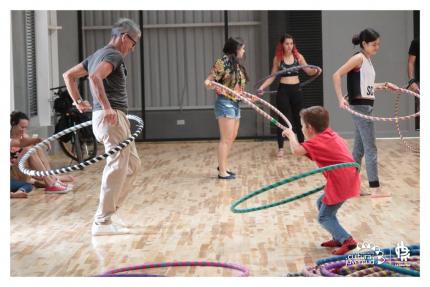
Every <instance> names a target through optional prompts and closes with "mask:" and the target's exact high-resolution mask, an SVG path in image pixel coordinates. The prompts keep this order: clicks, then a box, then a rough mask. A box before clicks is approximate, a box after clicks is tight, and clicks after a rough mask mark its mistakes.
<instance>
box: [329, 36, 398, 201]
mask: <svg viewBox="0 0 430 287" xmlns="http://www.w3.org/2000/svg"><path fill="white" fill-rule="evenodd" d="M352 43H353V44H354V45H360V48H361V51H360V53H356V54H354V55H353V56H352V57H351V58H350V59H349V60H348V61H347V62H346V63H345V64H343V65H342V66H341V67H340V68H339V69H338V70H337V71H336V72H335V73H334V74H333V85H334V90H335V92H336V96H337V99H338V101H339V108H341V109H344V108H345V107H347V106H349V107H350V108H351V109H353V110H354V111H356V112H359V113H361V114H365V115H369V116H370V115H371V114H372V111H373V102H374V99H375V96H374V91H377V90H381V89H392V90H397V89H398V87H397V86H395V85H393V84H389V83H375V71H374V68H373V65H372V64H371V61H370V59H371V58H372V57H373V56H374V55H376V53H377V52H378V50H379V45H380V39H379V33H378V32H376V31H375V30H373V29H371V28H367V29H365V30H363V31H361V32H360V34H358V35H354V37H353V38H352ZM344 76H347V89H348V98H349V102H348V100H346V99H345V98H344V96H343V92H342V77H344ZM352 120H353V122H354V126H355V132H354V148H353V151H352V155H353V157H354V160H355V161H356V162H357V163H358V164H361V162H362V159H363V157H365V159H366V172H367V178H368V181H369V191H370V192H365V191H362V192H361V195H362V196H363V195H369V194H370V195H372V197H385V196H390V193H389V192H384V191H383V190H382V189H381V188H380V184H379V176H378V151H377V146H376V136H375V127H374V123H373V121H369V120H367V119H363V118H361V117H358V116H355V115H353V116H352Z"/></svg>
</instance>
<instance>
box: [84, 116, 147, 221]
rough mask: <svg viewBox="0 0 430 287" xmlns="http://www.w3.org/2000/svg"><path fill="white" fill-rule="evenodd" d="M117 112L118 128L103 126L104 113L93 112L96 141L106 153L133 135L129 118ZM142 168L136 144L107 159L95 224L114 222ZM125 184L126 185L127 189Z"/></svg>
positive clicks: (116, 126) (115, 126)
mask: <svg viewBox="0 0 430 287" xmlns="http://www.w3.org/2000/svg"><path fill="white" fill-rule="evenodd" d="M115 111H116V113H117V116H118V122H117V124H116V125H108V124H106V123H104V122H103V111H94V112H93V118H92V122H93V132H94V135H95V137H96V139H97V140H98V141H99V142H101V143H103V145H104V147H105V152H107V151H108V150H110V149H111V148H113V147H115V146H117V145H118V144H119V143H120V142H122V141H123V140H125V139H126V138H128V137H129V136H130V134H131V132H130V122H129V121H128V119H127V116H126V114H125V113H124V112H122V111H120V110H115ZM139 168H140V158H139V155H138V154H137V150H136V145H135V144H134V142H132V143H131V144H130V145H129V146H127V147H126V148H124V149H123V150H121V151H119V152H118V153H116V154H114V155H112V156H109V157H108V158H107V159H106V165H105V167H104V170H103V176H102V181H101V188H100V199H99V206H98V208H97V211H96V215H95V218H94V221H95V222H96V223H101V224H109V223H110V222H111V221H110V217H111V216H112V214H114V213H115V211H116V210H117V209H118V208H119V206H120V205H121V203H122V202H123V201H124V199H125V197H126V195H127V193H128V191H129V189H130V188H131V185H132V182H133V179H134V176H135V175H136V173H137V172H138V171H139ZM129 177H131V178H129ZM126 180H127V184H126V185H125V182H126Z"/></svg>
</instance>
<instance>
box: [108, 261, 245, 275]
mask: <svg viewBox="0 0 430 287" xmlns="http://www.w3.org/2000/svg"><path fill="white" fill-rule="evenodd" d="M181 266H191V267H193V266H201V267H221V268H227V269H233V270H237V271H240V275H239V276H240V277H247V276H249V274H250V272H249V269H248V268H246V267H244V266H242V265H239V264H235V263H227V262H211V261H175V262H161V263H145V264H141V265H133V266H128V267H123V268H117V269H112V270H109V271H107V272H104V273H103V274H102V276H115V275H120V276H122V277H127V276H128V275H130V276H132V274H120V273H123V272H129V271H136V270H144V269H152V268H163V267H181ZM142 275H143V276H145V275H148V276H160V275H152V274H142Z"/></svg>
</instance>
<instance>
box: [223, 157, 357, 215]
mask: <svg viewBox="0 0 430 287" xmlns="http://www.w3.org/2000/svg"><path fill="white" fill-rule="evenodd" d="M344 167H356V168H357V169H358V170H360V165H359V164H358V163H356V162H346V163H338V164H333V165H329V166H324V167H321V168H317V169H314V170H311V171H307V172H303V173H301V174H298V175H293V176H291V177H289V178H286V179H283V180H280V181H277V182H275V183H272V184H270V185H267V186H264V187H262V188H260V189H257V190H256V191H254V192H252V193H250V194H248V195H245V196H244V197H242V198H240V199H238V200H236V201H235V202H233V204H232V205H231V207H230V210H231V211H232V212H234V213H247V212H253V211H258V210H262V209H267V208H271V207H275V206H278V205H282V204H285V203H289V202H292V201H295V200H298V199H300V198H303V197H306V196H309V195H311V194H314V193H316V192H318V191H321V190H323V189H324V187H325V184H324V185H322V186H320V187H317V188H314V189H312V190H310V191H306V192H304V193H302V194H299V195H294V196H291V197H288V198H285V199H282V200H280V201H276V202H273V203H269V204H266V205H261V206H257V207H250V208H243V209H239V208H236V207H237V206H238V205H239V204H241V203H243V202H245V201H247V200H248V199H250V198H252V197H255V196H257V195H259V194H260V193H263V192H266V191H268V190H271V189H273V188H276V187H278V186H281V185H283V184H286V183H290V182H293V181H296V180H299V179H301V178H305V177H308V176H311V175H314V174H317V173H321V172H324V171H328V170H333V169H337V168H344Z"/></svg>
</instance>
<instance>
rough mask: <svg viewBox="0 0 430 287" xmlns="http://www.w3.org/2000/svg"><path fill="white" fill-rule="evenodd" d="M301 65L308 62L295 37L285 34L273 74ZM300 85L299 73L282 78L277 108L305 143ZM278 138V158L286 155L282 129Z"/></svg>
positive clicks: (274, 59) (266, 84) (277, 49)
mask: <svg viewBox="0 0 430 287" xmlns="http://www.w3.org/2000/svg"><path fill="white" fill-rule="evenodd" d="M299 65H307V63H306V60H305V58H304V57H303V55H302V54H300V53H299V52H298V50H297V48H296V46H295V44H294V39H293V37H292V36H291V35H289V34H285V35H284V36H282V37H281V39H280V41H279V43H278V45H277V46H276V50H275V57H274V58H273V67H272V73H276V72H277V71H280V70H282V69H288V68H291V67H294V66H299ZM304 71H305V73H306V74H308V75H309V76H313V75H315V74H316V73H317V72H318V71H317V70H316V69H312V68H307V69H304ZM274 80H275V77H272V78H269V79H267V80H266V81H265V82H264V83H263V84H262V85H261V86H260V87H259V89H258V90H260V91H263V90H264V89H265V88H267V87H268V86H270V85H271V84H272V82H273V81H274ZM299 84H300V79H299V73H298V72H291V73H289V74H287V75H285V76H283V77H281V79H280V83H279V87H278V93H277V95H276V107H277V108H278V110H279V111H280V112H281V113H283V114H284V115H285V116H287V118H288V119H289V120H290V121H291V124H292V125H293V131H294V132H295V133H296V134H297V138H298V140H299V142H303V141H304V136H303V133H302V127H301V124H300V115H299V113H300V110H301V109H303V94H302V91H301V89H300V86H299ZM278 120H279V119H278ZM277 136H278V148H279V149H278V152H277V156H278V157H282V156H283V155H284V138H283V137H282V131H281V129H277Z"/></svg>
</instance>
